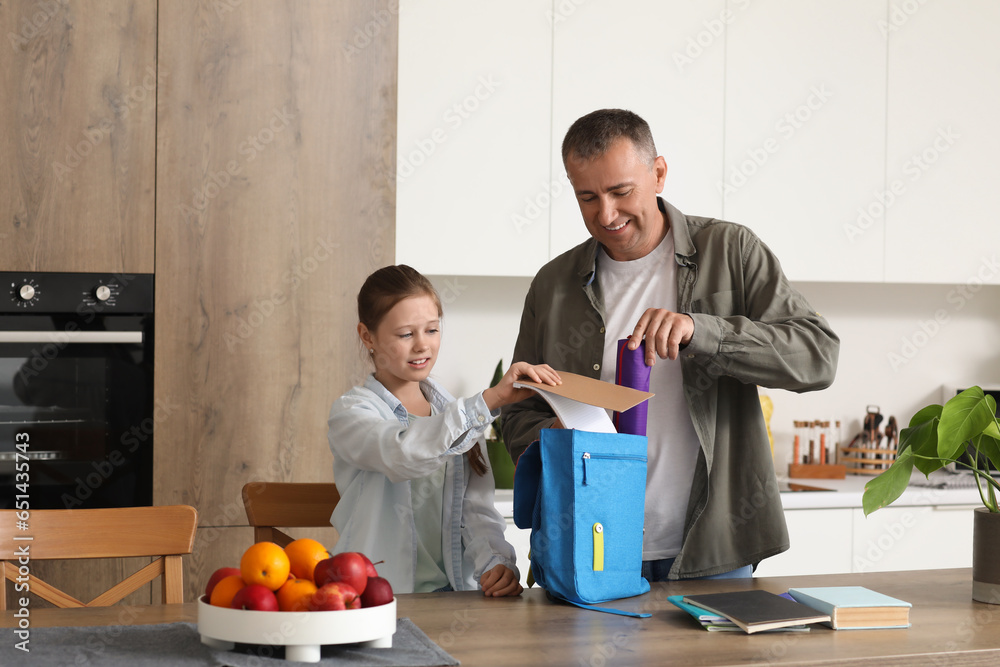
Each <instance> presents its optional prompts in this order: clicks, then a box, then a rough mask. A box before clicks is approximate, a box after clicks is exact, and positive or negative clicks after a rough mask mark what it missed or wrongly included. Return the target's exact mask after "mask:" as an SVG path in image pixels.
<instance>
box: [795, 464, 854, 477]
mask: <svg viewBox="0 0 1000 667" xmlns="http://www.w3.org/2000/svg"><path fill="white" fill-rule="evenodd" d="M788 476H789V477H791V478H792V479H844V477H846V476H847V468H845V467H844V466H842V465H840V464H838V463H789V464H788Z"/></svg>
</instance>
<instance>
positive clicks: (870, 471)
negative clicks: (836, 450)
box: [840, 443, 897, 475]
mask: <svg viewBox="0 0 1000 667" xmlns="http://www.w3.org/2000/svg"><path fill="white" fill-rule="evenodd" d="M896 452H897V450H895V449H885V448H882V447H878V446H876V445H875V444H874V443H872V444H867V443H862V444H856V445H852V446H850V447H843V448H842V449H841V450H840V462H841V463H842V464H844V466H846V468H847V472H848V473H849V474H851V475H881V474H882V473H883V472H885V470H886V469H888V468H889V466H891V465H892V462H893V461H895V460H896Z"/></svg>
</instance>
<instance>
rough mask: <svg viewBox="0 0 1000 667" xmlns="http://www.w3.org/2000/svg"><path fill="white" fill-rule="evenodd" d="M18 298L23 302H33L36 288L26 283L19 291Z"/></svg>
mask: <svg viewBox="0 0 1000 667" xmlns="http://www.w3.org/2000/svg"><path fill="white" fill-rule="evenodd" d="M17 296H18V298H19V299H21V301H31V300H32V299H34V298H35V286H34V285H32V284H31V283H25V284H24V285H21V287H20V288H19V289H18V290H17Z"/></svg>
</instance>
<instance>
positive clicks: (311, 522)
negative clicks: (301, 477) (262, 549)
mask: <svg viewBox="0 0 1000 667" xmlns="http://www.w3.org/2000/svg"><path fill="white" fill-rule="evenodd" d="M338 502H340V492H339V491H337V485H336V484H333V483H329V484H324V483H295V482H249V483H247V484H245V485H244V486H243V507H244V508H246V511H247V521H249V522H250V525H251V526H253V539H254V542H274V543H275V544H278V545H279V546H282V547H283V546H286V545H287V544H288V543H289V542H291V541H292V540H293V539H294V538H292V537H291V536H290V535H288V534H286V533H284V532H282V531H280V530H278V529H277V528H275V526H282V527H285V528H329V527H330V515H331V514H333V508H334V507H336V506H337V503H338ZM328 546H329V545H328Z"/></svg>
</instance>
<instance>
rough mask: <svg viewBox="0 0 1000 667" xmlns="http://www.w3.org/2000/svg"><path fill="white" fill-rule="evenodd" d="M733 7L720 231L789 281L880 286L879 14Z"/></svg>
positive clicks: (768, 5) (850, 4)
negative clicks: (773, 262)
mask: <svg viewBox="0 0 1000 667" xmlns="http://www.w3.org/2000/svg"><path fill="white" fill-rule="evenodd" d="M743 5H745V6H746V7H745V8H744V9H739V7H740V6H743ZM730 6H732V7H733V13H734V17H733V20H732V21H731V23H730V24H729V25H728V33H727V43H726V85H725V91H726V114H725V131H724V134H725V138H726V147H725V166H724V169H723V171H722V172H721V173H722V178H721V179H720V177H719V173H718V172H716V173H714V174H712V183H713V184H715V185H716V186H717V187H718V188H719V189H720V190H721V191H722V194H723V200H724V204H723V206H724V217H725V219H727V220H732V221H734V222H738V223H741V224H744V225H746V226H748V227H750V228H751V229H752V230H753V231H754V232H756V233H757V234H758V235H759V236H760V237H761V238H762V239H763V240H764V242H765V243H766V244H767V245H768V246H769V247H770V248H771V249H772V250H774V252H775V253H776V254H777V256H778V258H779V259H780V260H781V263H782V267H783V268H784V270H785V273H786V275H788V277H789V278H791V279H793V280H817V281H842V282H851V281H857V282H881V281H882V279H883V269H884V263H883V254H884V250H885V248H884V221H883V213H884V207H883V208H880V205H879V203H878V202H879V197H880V196H882V195H883V194H884V192H885V87H886V74H885V54H886V30H885V29H884V27H880V24H879V22H880V21H883V22H884V21H885V17H886V3H885V2H872V1H871V0H841V1H840V2H828V1H826V0H805V1H800V2H787V1H782V0H755V1H754V2H753V3H752V4H751V3H749V2H739V1H734V2H731V3H730ZM859 217H860V220H859ZM859 225H860V228H857V227H858V226H859ZM855 228H857V229H855Z"/></svg>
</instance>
